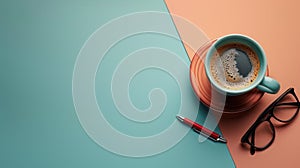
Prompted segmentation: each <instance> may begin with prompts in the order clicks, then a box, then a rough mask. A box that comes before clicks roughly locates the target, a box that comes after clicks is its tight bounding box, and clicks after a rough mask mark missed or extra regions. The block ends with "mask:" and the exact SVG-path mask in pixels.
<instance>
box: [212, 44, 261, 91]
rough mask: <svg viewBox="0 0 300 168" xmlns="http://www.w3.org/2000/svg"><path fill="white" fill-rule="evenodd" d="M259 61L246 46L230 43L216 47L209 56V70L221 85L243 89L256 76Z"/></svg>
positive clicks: (233, 88)
mask: <svg viewBox="0 0 300 168" xmlns="http://www.w3.org/2000/svg"><path fill="white" fill-rule="evenodd" d="M259 67H260V62H259V58H258V56H257V55H256V53H255V52H254V51H253V50H252V49H251V48H250V47H248V46H246V45H243V44H239V43H232V44H227V45H224V46H222V47H219V48H218V49H217V52H216V53H214V55H213V56H212V58H211V62H210V70H211V75H212V77H213V78H214V80H215V81H216V82H217V83H218V84H219V85H220V86H222V87H224V88H227V89H232V90H238V89H243V88H246V87H248V86H249V85H251V83H253V82H254V81H255V79H256V78H257V74H258V71H259Z"/></svg>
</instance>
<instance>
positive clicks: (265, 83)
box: [257, 76, 280, 94]
mask: <svg viewBox="0 0 300 168" xmlns="http://www.w3.org/2000/svg"><path fill="white" fill-rule="evenodd" d="M257 89H259V90H261V91H263V92H267V93H271V94H275V93H277V92H278V91H279V89H280V84H279V83H278V82H277V81H276V80H275V79H272V78H270V77H268V76H265V77H264V78H263V80H262V81H261V83H260V84H259V85H258V86H257Z"/></svg>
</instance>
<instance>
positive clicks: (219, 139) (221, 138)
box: [218, 136, 227, 143]
mask: <svg viewBox="0 0 300 168" xmlns="http://www.w3.org/2000/svg"><path fill="white" fill-rule="evenodd" d="M218 141H220V142H223V143H227V141H226V139H225V138H223V137H221V136H220V137H219V138H218Z"/></svg>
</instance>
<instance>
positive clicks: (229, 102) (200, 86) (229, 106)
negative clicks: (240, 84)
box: [190, 40, 269, 114]
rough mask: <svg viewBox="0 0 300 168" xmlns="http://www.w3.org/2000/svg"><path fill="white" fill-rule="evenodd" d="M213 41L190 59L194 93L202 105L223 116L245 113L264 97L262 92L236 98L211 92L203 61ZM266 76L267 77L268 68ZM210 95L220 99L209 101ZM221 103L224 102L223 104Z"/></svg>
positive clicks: (255, 91) (248, 93) (257, 91)
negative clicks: (221, 113)
mask: <svg viewBox="0 0 300 168" xmlns="http://www.w3.org/2000/svg"><path fill="white" fill-rule="evenodd" d="M215 41H216V40H212V41H210V42H208V43H207V44H205V45H203V46H202V47H201V48H199V49H198V51H197V52H196V54H195V55H194V57H193V59H192V62H191V65H190V80H191V84H192V87H193V89H194V92H195V93H196V95H197V97H198V98H199V99H200V101H201V102H202V103H203V104H204V105H206V106H207V107H210V108H211V109H213V110H214V111H219V112H223V113H224V114H236V113H240V112H244V111H247V110H249V109H251V108H252V107H253V106H255V105H256V104H257V103H258V101H259V100H260V99H261V98H262V96H263V95H264V92H262V91H259V90H258V89H253V90H251V91H249V92H247V93H245V94H242V95H238V96H228V95H226V96H224V95H222V94H221V93H219V92H217V91H215V90H212V86H211V84H210V82H209V79H208V78H207V76H206V72H205V66H204V60H205V56H206V52H207V50H208V48H209V47H210V46H211V45H212V44H213V43H214V42H215ZM266 75H269V69H268V68H267V72H266ZM212 94H214V98H215V97H220V99H218V98H217V100H215V101H211V98H212ZM221 101H225V104H224V102H221Z"/></svg>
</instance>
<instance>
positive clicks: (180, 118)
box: [176, 115, 184, 122]
mask: <svg viewBox="0 0 300 168" xmlns="http://www.w3.org/2000/svg"><path fill="white" fill-rule="evenodd" d="M176 118H177V119H178V120H179V121H181V122H182V121H183V119H184V118H183V117H182V116H180V115H178V116H176Z"/></svg>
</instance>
